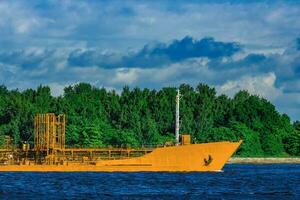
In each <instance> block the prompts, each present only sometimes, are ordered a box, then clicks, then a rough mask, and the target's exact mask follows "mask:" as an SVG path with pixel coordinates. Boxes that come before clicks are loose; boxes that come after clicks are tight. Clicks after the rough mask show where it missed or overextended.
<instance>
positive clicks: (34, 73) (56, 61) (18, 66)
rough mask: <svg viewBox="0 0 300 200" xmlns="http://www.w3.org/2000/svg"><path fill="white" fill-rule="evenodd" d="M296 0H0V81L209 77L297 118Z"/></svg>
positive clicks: (105, 82)
mask: <svg viewBox="0 0 300 200" xmlns="http://www.w3.org/2000/svg"><path fill="white" fill-rule="evenodd" d="M299 19H300V1H288V0H287V1H234V0H231V1H229V0H228V1H221V0H212V1H208V0H207V1H193V0H190V1H188V0H187V1H179V0H172V1H171V0H170V1H130V0H128V1H117V0H116V1H114V0H111V1H108V0H104V1H96V0H90V1H88V0H86V1H81V0H77V1H72V0H36V1H35V0H24V1H18V0H16V1H11V0H7V1H5V0H2V1H0V84H4V85H6V86H7V87H8V88H9V89H16V88H18V89H19V90H21V91H22V90H24V89H27V88H36V87H37V86H39V85H40V84H42V85H49V86H50V87H51V92H52V94H53V95H54V96H59V95H63V88H64V87H65V86H68V85H73V84H76V83H79V82H88V83H91V84H92V85H94V86H95V87H105V88H107V89H114V90H116V91H121V90H122V88H123V86H124V85H128V86H130V87H131V88H133V87H141V88H145V87H147V88H151V89H160V88H162V87H169V86H171V87H177V86H179V85H180V84H181V83H187V84H190V85H191V86H196V85H197V84H198V83H206V84H208V85H210V86H213V87H215V88H216V90H217V93H218V94H219V95H220V94H226V95H229V96H231V97H233V96H234V94H235V93H236V92H237V91H239V90H248V91H249V92H250V93H251V94H256V95H259V96H261V97H264V98H267V99H268V100H269V101H271V102H272V103H274V104H275V105H276V107H277V109H278V110H279V111H280V112H281V113H286V114H288V115H289V116H290V117H291V119H292V120H300V20H299Z"/></svg>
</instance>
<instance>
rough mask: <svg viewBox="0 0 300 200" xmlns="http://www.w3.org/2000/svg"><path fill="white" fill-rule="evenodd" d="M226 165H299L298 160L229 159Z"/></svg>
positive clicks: (299, 161)
mask: <svg viewBox="0 0 300 200" xmlns="http://www.w3.org/2000/svg"><path fill="white" fill-rule="evenodd" d="M227 164H300V158H238V157H233V158H230V159H229V160H228V162H227Z"/></svg>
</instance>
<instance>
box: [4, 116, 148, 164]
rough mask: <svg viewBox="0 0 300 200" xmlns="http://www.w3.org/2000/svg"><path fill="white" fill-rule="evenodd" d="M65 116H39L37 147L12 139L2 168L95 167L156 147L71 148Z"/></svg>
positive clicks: (5, 146) (35, 131) (8, 139)
mask: <svg viewBox="0 0 300 200" xmlns="http://www.w3.org/2000/svg"><path fill="white" fill-rule="evenodd" d="M65 127H66V116H65V114H60V115H55V114H54V113H46V114H37V115H36V116H35V118H34V144H33V147H32V148H31V147H30V144H29V143H27V142H24V143H23V144H22V146H21V147H17V146H15V145H13V144H12V143H13V142H12V139H11V138H10V137H6V138H5V145H4V147H2V149H0V165H33V164H34V165H43V164H45V165H68V164H69V163H70V164H76V163H78V164H81V165H82V164H93V163H94V162H96V161H97V160H100V159H101V160H106V159H120V158H126V157H138V156H141V155H145V154H147V153H150V152H152V150H153V148H141V149H131V148H67V147H66V145H65V130H66V128H65Z"/></svg>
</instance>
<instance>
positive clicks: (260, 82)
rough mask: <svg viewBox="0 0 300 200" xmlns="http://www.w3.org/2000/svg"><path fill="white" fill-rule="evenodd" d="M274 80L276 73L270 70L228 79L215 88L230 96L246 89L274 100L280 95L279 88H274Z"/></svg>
mask: <svg viewBox="0 0 300 200" xmlns="http://www.w3.org/2000/svg"><path fill="white" fill-rule="evenodd" d="M275 81H276V75H275V74H274V72H271V73H267V74H260V75H257V76H243V77H241V78H240V79H238V80H229V81H227V82H226V83H224V84H223V85H219V86H217V87H216V88H217V91H218V93H220V94H226V95H229V96H231V97H233V96H234V94H235V93H237V92H238V91H240V90H247V91H248V92H249V93H251V94H255V95H259V96H261V97H264V98H267V99H269V100H275V99H276V98H278V97H279V96H280V95H282V91H281V89H278V88H276V86H275Z"/></svg>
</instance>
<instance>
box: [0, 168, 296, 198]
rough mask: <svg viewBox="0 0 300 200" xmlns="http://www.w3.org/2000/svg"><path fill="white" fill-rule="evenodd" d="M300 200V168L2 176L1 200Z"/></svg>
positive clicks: (12, 173)
mask: <svg viewBox="0 0 300 200" xmlns="http://www.w3.org/2000/svg"><path fill="white" fill-rule="evenodd" d="M52 198H53V199H279V198H280V199H282V200H283V199H300V165H293V164H273V165H239V164H230V165H226V166H225V167H224V169H223V172H216V173H87V172H83V173H32V172H30V173H28V172H27V173H20V172H18V173H14V172H9V173H0V199H52Z"/></svg>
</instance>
